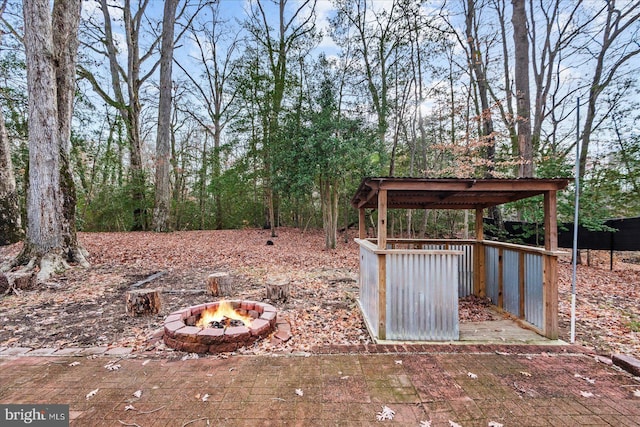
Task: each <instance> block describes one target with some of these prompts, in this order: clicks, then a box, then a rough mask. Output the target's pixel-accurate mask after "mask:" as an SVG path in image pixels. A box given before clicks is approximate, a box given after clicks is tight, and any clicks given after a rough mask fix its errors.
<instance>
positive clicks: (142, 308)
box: [127, 289, 161, 317]
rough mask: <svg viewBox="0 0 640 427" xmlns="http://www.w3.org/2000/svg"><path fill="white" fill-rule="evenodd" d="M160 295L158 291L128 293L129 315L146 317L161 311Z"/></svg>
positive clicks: (135, 290) (148, 290)
mask: <svg viewBox="0 0 640 427" xmlns="http://www.w3.org/2000/svg"><path fill="white" fill-rule="evenodd" d="M160 306H161V303H160V293H159V292H158V290H157V289H134V290H132V291H129V292H127V314H130V315H131V316H135V317H137V316H145V315H149V314H157V313H158V312H159V311H160Z"/></svg>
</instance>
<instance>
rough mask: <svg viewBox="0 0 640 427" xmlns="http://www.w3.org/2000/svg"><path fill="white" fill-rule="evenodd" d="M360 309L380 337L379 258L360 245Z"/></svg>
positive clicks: (375, 334) (372, 330) (373, 330)
mask: <svg viewBox="0 0 640 427" xmlns="http://www.w3.org/2000/svg"><path fill="white" fill-rule="evenodd" d="M360 307H361V309H362V314H363V315H364V317H365V318H366V320H367V323H368V324H369V328H371V332H372V333H373V335H374V336H376V337H377V336H378V321H379V318H380V315H379V308H378V256H377V255H376V254H374V253H373V252H372V251H370V250H368V249H367V248H366V247H364V246H363V245H360Z"/></svg>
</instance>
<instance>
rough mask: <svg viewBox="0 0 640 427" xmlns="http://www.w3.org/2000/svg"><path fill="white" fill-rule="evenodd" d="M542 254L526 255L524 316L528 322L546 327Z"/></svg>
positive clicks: (541, 327)
mask: <svg viewBox="0 0 640 427" xmlns="http://www.w3.org/2000/svg"><path fill="white" fill-rule="evenodd" d="M542 265H543V263H542V255H540V254H525V256H524V293H525V296H524V318H525V320H526V321H527V322H529V323H531V324H532V325H534V326H537V327H538V328H540V329H544V306H543V294H542V268H543V267H542Z"/></svg>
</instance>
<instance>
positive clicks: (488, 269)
mask: <svg viewBox="0 0 640 427" xmlns="http://www.w3.org/2000/svg"><path fill="white" fill-rule="evenodd" d="M498 255H499V253H498V248H493V247H491V246H485V247H484V263H485V283H486V287H487V288H486V289H487V296H488V297H489V299H491V302H492V303H493V304H495V305H498V297H499V293H500V289H499V287H498V285H499V283H498V277H499V276H498V274H499V272H498V265H499V264H498Z"/></svg>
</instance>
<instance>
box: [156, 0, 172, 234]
mask: <svg viewBox="0 0 640 427" xmlns="http://www.w3.org/2000/svg"><path fill="white" fill-rule="evenodd" d="M177 7H178V0H166V1H165V3H164V16H163V21H162V48H161V51H160V101H159V105H158V135H157V140H156V184H155V190H156V194H155V207H154V211H153V228H154V229H155V231H168V230H169V211H170V207H171V182H170V181H169V178H170V172H171V162H170V161H171V98H172V81H171V71H172V64H173V49H174V39H173V36H174V26H175V20H176V9H177Z"/></svg>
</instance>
